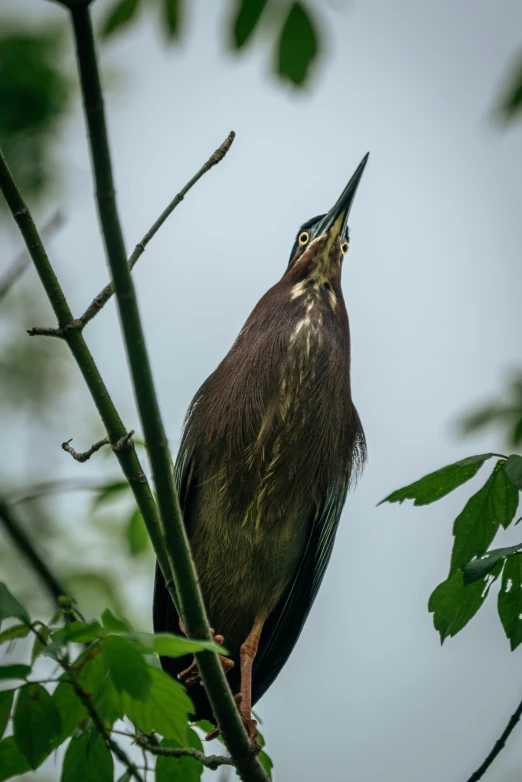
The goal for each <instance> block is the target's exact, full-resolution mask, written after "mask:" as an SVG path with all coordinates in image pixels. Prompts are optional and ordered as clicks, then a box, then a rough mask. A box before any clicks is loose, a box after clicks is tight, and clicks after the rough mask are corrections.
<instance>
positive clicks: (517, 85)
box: [497, 53, 522, 122]
mask: <svg viewBox="0 0 522 782" xmlns="http://www.w3.org/2000/svg"><path fill="white" fill-rule="evenodd" d="M497 111H498V114H499V116H500V117H501V119H503V120H505V121H506V122H511V121H512V120H516V119H520V116H521V113H522V55H521V54H520V53H519V54H518V56H517V57H516V59H515V61H514V63H513V64H512V65H511V67H510V74H509V76H508V77H507V78H506V84H505V86H504V89H503V90H502V94H501V96H500V100H499V102H498V107H497Z"/></svg>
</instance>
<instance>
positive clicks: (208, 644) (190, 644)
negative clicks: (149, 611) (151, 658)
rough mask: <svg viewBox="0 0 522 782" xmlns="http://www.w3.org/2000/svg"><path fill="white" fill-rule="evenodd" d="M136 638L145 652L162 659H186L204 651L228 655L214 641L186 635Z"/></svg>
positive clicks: (140, 634)
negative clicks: (152, 653) (187, 656)
mask: <svg viewBox="0 0 522 782" xmlns="http://www.w3.org/2000/svg"><path fill="white" fill-rule="evenodd" d="M135 638H136V640H137V641H138V642H139V643H140V644H142V648H143V649H144V650H145V651H147V652H149V653H151V652H155V653H156V654H159V655H160V656H161V657H184V655H186V654H195V653H196V652H202V651H204V650H207V651H209V652H216V653H217V654H225V655H226V654H228V652H227V650H226V649H225V648H223V647H222V646H219V645H218V644H216V643H214V642H213V641H197V640H195V639H193V638H186V637H185V636H184V635H173V634H172V633H156V634H155V635H153V634H152V633H136V635H135Z"/></svg>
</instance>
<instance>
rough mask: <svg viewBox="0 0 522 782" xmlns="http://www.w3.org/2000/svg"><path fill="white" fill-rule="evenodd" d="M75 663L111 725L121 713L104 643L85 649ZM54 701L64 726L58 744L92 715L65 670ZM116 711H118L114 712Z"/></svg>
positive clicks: (98, 708) (105, 718)
mask: <svg viewBox="0 0 522 782" xmlns="http://www.w3.org/2000/svg"><path fill="white" fill-rule="evenodd" d="M75 667H77V668H79V673H78V680H79V682H80V684H81V685H82V687H83V688H84V690H86V691H87V692H88V693H89V694H90V696H91V699H92V702H93V704H94V706H95V708H96V710H97V712H98V713H99V715H100V717H101V718H102V720H103V721H104V723H105V724H107V723H109V724H110V725H112V724H113V723H114V721H115V720H116V719H117V717H118V716H120V713H119V711H118V709H117V708H116V706H117V705H118V704H115V699H116V696H115V693H114V688H113V685H112V682H111V680H110V679H109V677H108V664H107V660H106V658H105V655H104V653H103V650H102V647H101V644H98V646H92V647H90V648H89V649H87V650H85V651H84V652H82V654H81V655H80V656H79V657H78V659H77V660H76V661H75ZM52 698H53V703H54V704H55V706H56V708H57V710H58V712H59V714H60V718H61V723H62V729H61V731H60V735H59V736H58V737H57V739H56V746H59V745H60V744H61V743H62V742H64V741H65V739H66V738H68V737H69V736H72V734H73V733H74V732H75V730H77V729H78V728H79V727H81V726H83V725H84V724H85V723H86V721H87V720H88V719H89V715H88V714H87V711H86V709H85V707H84V705H83V704H82V702H81V701H80V699H79V698H78V696H77V695H76V693H75V692H74V689H73V687H72V685H71V684H70V683H69V677H68V675H67V674H64V675H63V676H62V677H61V681H60V683H59V684H58V686H57V688H56V689H55V691H54V693H53V695H52ZM115 712H117V713H116V714H115Z"/></svg>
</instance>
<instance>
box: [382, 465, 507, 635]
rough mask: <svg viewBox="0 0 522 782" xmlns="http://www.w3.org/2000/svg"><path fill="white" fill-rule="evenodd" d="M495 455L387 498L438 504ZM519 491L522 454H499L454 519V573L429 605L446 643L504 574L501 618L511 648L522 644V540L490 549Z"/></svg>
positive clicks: (442, 471) (445, 469) (435, 474)
mask: <svg viewBox="0 0 522 782" xmlns="http://www.w3.org/2000/svg"><path fill="white" fill-rule="evenodd" d="M494 456H498V455H497V454H493V453H486V454H480V455H479V456H469V457H468V458H466V459H462V460H461V461H459V462H456V463H455V464H450V465H448V466H447V467H443V468H442V469H440V470H436V472H433V473H430V474H429V475H425V476H424V477H423V478H421V479H420V480H418V481H415V483H412V484H410V485H409V486H405V487H404V488H402V489H398V490H397V491H394V492H392V494H390V495H389V496H388V497H386V498H385V499H384V500H383V502H404V500H413V501H414V504H415V505H428V504H430V503H432V502H437V501H438V500H440V499H441V498H442V497H444V496H445V495H447V494H449V493H450V492H452V491H454V490H455V489H457V488H458V487H459V486H462V484H464V483H465V482H466V481H469V480H470V479H471V478H472V477H473V476H474V475H476V473H477V472H478V470H479V469H480V468H481V467H482V466H483V465H484V464H485V463H486V462H487V461H489V460H490V459H492V458H493V457H494ZM520 492H522V456H518V454H512V455H511V456H509V457H503V458H500V459H498V460H497V462H496V463H495V465H494V467H493V470H492V471H491V473H490V475H489V477H488V479H487V481H486V482H485V483H484V485H483V486H482V487H481V488H480V489H479V490H478V491H477V492H476V493H475V494H474V495H473V496H472V497H470V499H469V500H468V502H467V503H466V505H465V506H464V508H463V510H462V511H461V513H460V514H459V515H458V516H457V518H456V519H455V522H454V524H453V550H452V552H451V562H450V571H449V575H448V578H447V579H446V580H445V581H443V582H442V583H441V584H439V585H438V586H437V587H436V589H435V590H434V591H433V593H432V595H431V597H430V599H429V603H428V610H429V611H430V612H431V613H432V614H433V624H434V626H435V629H436V630H437V631H438V632H439V634H440V640H441V643H443V642H444V640H445V639H446V638H450V637H452V636H454V635H456V634H457V633H458V632H460V630H462V629H463V628H464V627H465V626H466V625H467V624H468V622H469V621H470V620H471V619H472V618H473V617H474V616H475V614H476V613H477V611H478V610H479V608H480V607H481V606H482V604H483V603H484V601H485V600H486V598H487V596H488V594H489V591H490V589H491V586H492V584H493V582H495V581H496V580H497V579H499V578H501V586H500V591H499V594H498V604H497V607H498V615H499V618H500V621H501V623H502V626H503V628H504V632H505V634H506V636H507V638H508V640H509V642H510V645H511V649H512V650H514V649H516V648H517V647H518V646H519V645H520V644H521V643H522V543H521V544H519V545H516V546H507V547H504V548H499V549H491V550H488V549H489V546H490V545H491V543H492V542H493V540H494V538H495V537H496V535H497V533H498V532H499V531H500V529H501V528H503V529H504V530H506V529H508V527H509V526H510V525H511V524H512V523H513V521H514V519H515V516H516V512H517V508H518V505H519V500H520ZM521 518H522V517H521ZM520 520H521V519H518V520H517V521H516V522H515V523H516V524H517V523H518V521H520Z"/></svg>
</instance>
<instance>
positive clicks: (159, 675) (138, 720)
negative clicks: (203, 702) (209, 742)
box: [122, 668, 194, 744]
mask: <svg viewBox="0 0 522 782" xmlns="http://www.w3.org/2000/svg"><path fill="white" fill-rule="evenodd" d="M149 674H150V676H151V678H152V686H151V688H150V692H149V696H148V698H147V700H146V701H140V700H133V699H132V698H130V697H129V695H128V694H127V693H125V692H124V693H122V705H123V709H124V712H125V714H126V715H127V717H128V718H129V719H130V721H131V722H132V723H134V725H136V727H137V728H139V729H140V730H142V731H143V732H144V733H152V732H154V731H155V732H157V733H159V734H161V735H162V736H164V737H165V738H168V739H173V740H174V741H178V742H180V743H181V744H182V742H183V741H184V740H185V739H186V731H187V722H188V714H189V713H190V712H193V711H194V707H193V705H192V702H191V700H190V698H189V697H188V695H187V694H186V692H185V690H184V689H183V687H182V686H181V685H180V684H178V682H176V681H174V679H171V678H170V676H168V675H167V674H166V673H165V672H164V671H159V670H157V669H155V668H149Z"/></svg>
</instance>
